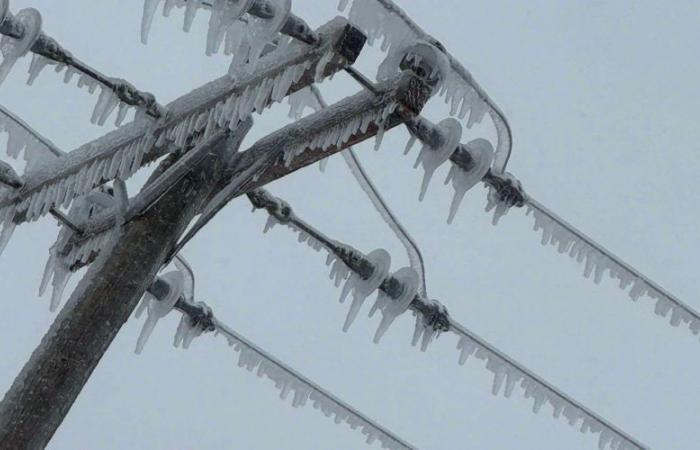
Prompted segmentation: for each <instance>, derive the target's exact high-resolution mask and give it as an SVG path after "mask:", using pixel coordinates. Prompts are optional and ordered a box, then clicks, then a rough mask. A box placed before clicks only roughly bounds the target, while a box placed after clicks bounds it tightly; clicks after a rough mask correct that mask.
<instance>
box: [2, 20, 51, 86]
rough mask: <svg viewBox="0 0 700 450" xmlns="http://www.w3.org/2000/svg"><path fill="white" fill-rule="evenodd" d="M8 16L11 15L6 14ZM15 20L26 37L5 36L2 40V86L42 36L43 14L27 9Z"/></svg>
mask: <svg viewBox="0 0 700 450" xmlns="http://www.w3.org/2000/svg"><path fill="white" fill-rule="evenodd" d="M6 14H10V13H9V12H6ZM3 18H4V17H3ZM15 19H17V21H18V22H19V23H21V24H22V26H23V28H24V35H23V36H22V39H15V38H13V37H10V36H3V37H2V39H0V53H2V57H3V60H2V63H0V85H2V82H3V81H5V78H7V75H8V74H9V73H10V71H11V70H12V68H13V67H14V65H15V63H17V61H18V60H19V59H20V58H22V57H24V56H25V55H26V54H27V53H28V52H29V49H31V48H32V45H34V43H35V42H36V40H37V39H38V38H39V35H40V34H41V14H40V13H39V11H37V10H36V9H34V8H25V9H23V10H21V11H20V12H18V13H17V16H16V17H15Z"/></svg>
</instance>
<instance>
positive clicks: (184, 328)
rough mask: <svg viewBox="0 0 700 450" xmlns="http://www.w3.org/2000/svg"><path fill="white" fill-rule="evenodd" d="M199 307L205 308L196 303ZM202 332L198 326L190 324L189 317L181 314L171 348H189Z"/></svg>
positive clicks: (201, 304)
mask: <svg viewBox="0 0 700 450" xmlns="http://www.w3.org/2000/svg"><path fill="white" fill-rule="evenodd" d="M197 305H198V306H199V307H203V306H205V305H204V304H203V303H201V302H199V303H197ZM203 332H204V330H203V329H202V327H200V326H196V325H194V324H192V321H191V320H190V317H189V316H188V315H187V314H183V315H182V317H181V318H180V323H179V324H178V327H177V331H176V332H175V338H174V339H173V346H174V347H176V348H177V347H180V346H182V348H183V349H188V348H190V344H191V343H192V341H193V340H194V339H195V338H196V337H199V336H201V335H202V333H203Z"/></svg>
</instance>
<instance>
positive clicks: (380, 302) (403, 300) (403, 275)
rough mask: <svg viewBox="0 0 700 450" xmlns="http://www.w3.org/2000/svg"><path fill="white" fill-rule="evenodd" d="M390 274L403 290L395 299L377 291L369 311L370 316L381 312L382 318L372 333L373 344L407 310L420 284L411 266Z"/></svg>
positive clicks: (376, 342) (418, 276) (418, 277)
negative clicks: (375, 298) (375, 299)
mask: <svg viewBox="0 0 700 450" xmlns="http://www.w3.org/2000/svg"><path fill="white" fill-rule="evenodd" d="M392 276H393V277H394V278H395V279H397V280H398V281H399V282H400V283H401V285H402V286H403V291H402V292H401V296H400V297H399V298H397V299H392V298H391V297H389V296H388V295H387V294H386V293H385V292H383V291H379V294H378V295H377V301H376V302H375V303H374V306H373V307H372V309H371V310H370V312H369V316H370V317H372V316H373V315H374V313H375V312H377V311H379V312H380V313H381V314H382V320H381V321H380V322H379V326H378V327H377V332H376V333H375V334H374V343H375V344H378V343H379V341H380V340H381V338H382V336H384V334H385V333H386V332H387V330H388V329H389V327H390V326H391V324H392V323H394V320H395V319H396V318H397V317H398V316H400V315H401V314H403V313H405V312H406V311H407V310H408V307H409V306H410V305H411V302H412V301H413V298H414V297H415V296H416V293H417V292H418V287H419V286H420V275H418V273H417V272H416V271H415V270H414V269H413V268H411V267H403V268H401V269H399V270H397V271H396V272H394V273H393V274H392Z"/></svg>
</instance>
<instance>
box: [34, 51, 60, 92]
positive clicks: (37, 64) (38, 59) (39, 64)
mask: <svg viewBox="0 0 700 450" xmlns="http://www.w3.org/2000/svg"><path fill="white" fill-rule="evenodd" d="M49 64H54V63H53V61H51V60H50V59H48V58H45V57H43V56H41V55H39V54H37V53H34V54H33V55H32V62H31V63H30V64H29V78H28V79H27V85H29V86H31V85H33V84H34V81H36V79H37V77H38V76H39V74H40V73H41V71H42V70H44V68H45V67H46V66H48V65H49Z"/></svg>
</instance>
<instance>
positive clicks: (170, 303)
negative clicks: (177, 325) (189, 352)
mask: <svg viewBox="0 0 700 450" xmlns="http://www.w3.org/2000/svg"><path fill="white" fill-rule="evenodd" d="M160 278H161V280H163V281H164V282H166V283H167V284H168V293H167V295H166V296H165V298H163V299H160V300H158V299H156V298H155V297H153V296H152V295H151V294H150V293H148V292H147V293H146V294H144V296H143V298H142V299H141V303H140V304H139V306H138V308H137V309H136V312H135V316H136V318H139V317H141V314H143V312H144V311H146V314H147V317H146V321H145V322H144V324H143V328H141V333H140V334H139V338H138V341H137V342H136V349H135V353H136V354H140V353H141V352H142V351H143V347H144V346H145V345H146V342H147V341H148V338H149V337H150V336H151V333H153V329H154V328H155V326H156V324H157V323H158V321H159V320H160V319H162V318H163V317H165V316H166V315H168V313H169V312H170V311H172V309H173V308H174V307H175V303H177V300H178V299H179V298H180V297H181V296H182V292H183V289H184V283H185V277H184V275H183V274H182V272H180V271H179V270H174V271H172V272H168V273H166V274H165V275H162V276H161V277H160ZM188 345H189V344H188Z"/></svg>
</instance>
